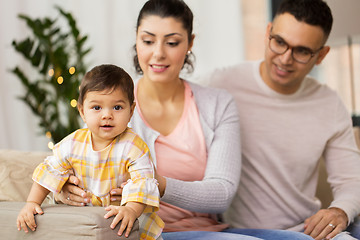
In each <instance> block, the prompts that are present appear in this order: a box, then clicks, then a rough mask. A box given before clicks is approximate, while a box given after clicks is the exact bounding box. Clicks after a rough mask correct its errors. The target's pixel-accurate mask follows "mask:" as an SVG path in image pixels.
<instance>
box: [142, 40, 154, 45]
mask: <svg viewBox="0 0 360 240" xmlns="http://www.w3.org/2000/svg"><path fill="white" fill-rule="evenodd" d="M143 43H144V44H146V45H151V44H152V43H153V42H152V41H150V40H143Z"/></svg>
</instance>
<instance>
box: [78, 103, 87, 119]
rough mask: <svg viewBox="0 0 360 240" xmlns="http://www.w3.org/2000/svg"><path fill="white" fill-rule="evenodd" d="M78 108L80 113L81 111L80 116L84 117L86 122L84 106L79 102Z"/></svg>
mask: <svg viewBox="0 0 360 240" xmlns="http://www.w3.org/2000/svg"><path fill="white" fill-rule="evenodd" d="M77 109H78V111H79V113H80V117H81V118H82V120H83V121H84V123H86V121H85V115H84V108H83V106H82V105H81V104H79V103H78V105H77Z"/></svg>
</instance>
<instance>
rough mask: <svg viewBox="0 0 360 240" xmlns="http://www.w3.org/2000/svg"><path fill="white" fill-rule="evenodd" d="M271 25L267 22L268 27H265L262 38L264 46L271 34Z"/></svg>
mask: <svg viewBox="0 0 360 240" xmlns="http://www.w3.org/2000/svg"><path fill="white" fill-rule="evenodd" d="M272 26H273V25H272V23H271V22H269V23H268V25H267V26H266V32H265V36H264V43H265V46H267V45H268V41H269V37H270V32H271V29H272Z"/></svg>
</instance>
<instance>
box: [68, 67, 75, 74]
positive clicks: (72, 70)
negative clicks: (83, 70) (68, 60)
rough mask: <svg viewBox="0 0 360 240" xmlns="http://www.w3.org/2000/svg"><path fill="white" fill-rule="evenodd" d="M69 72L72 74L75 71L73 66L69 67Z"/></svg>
mask: <svg viewBox="0 0 360 240" xmlns="http://www.w3.org/2000/svg"><path fill="white" fill-rule="evenodd" d="M69 73H70V74H71V75H73V74H74V73H75V67H71V68H69Z"/></svg>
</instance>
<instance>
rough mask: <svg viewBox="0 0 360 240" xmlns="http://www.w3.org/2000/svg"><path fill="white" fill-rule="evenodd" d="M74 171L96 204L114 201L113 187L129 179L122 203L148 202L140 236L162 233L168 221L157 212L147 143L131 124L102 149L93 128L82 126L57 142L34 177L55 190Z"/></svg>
mask: <svg viewBox="0 0 360 240" xmlns="http://www.w3.org/2000/svg"><path fill="white" fill-rule="evenodd" d="M71 174H74V175H75V176H77V177H78V178H79V179H80V184H79V186H80V187H81V188H83V189H84V190H85V191H86V192H87V193H88V195H90V196H91V202H92V205H94V206H108V205H110V204H113V205H115V204H114V203H111V202H110V190H111V189H114V188H118V187H119V186H120V185H121V183H123V182H125V181H128V183H127V184H126V185H125V187H124V189H123V193H122V200H121V205H124V204H126V203H127V202H139V203H143V204H145V205H147V207H146V208H145V211H144V213H143V214H142V216H141V217H140V218H139V221H140V239H157V238H159V237H160V235H161V232H162V229H163V227H164V222H163V221H162V220H161V219H160V217H159V216H158V215H157V214H156V213H155V212H156V211H157V210H158V209H159V199H160V197H159V190H158V187H157V181H156V179H155V178H154V167H153V163H152V161H151V157H150V151H149V148H148V147H147V145H146V143H145V142H144V141H143V140H142V139H141V138H140V137H139V136H138V135H136V134H135V133H134V132H133V131H132V130H131V129H130V128H128V129H126V130H125V131H124V132H123V133H122V134H120V135H119V136H117V137H116V138H115V139H114V140H113V141H112V143H111V144H110V145H109V146H107V147H106V148H104V149H103V150H101V151H94V150H93V148H92V143H91V132H90V130H89V129H87V128H84V129H79V130H77V131H75V132H73V133H72V134H70V135H68V136H67V137H65V138H64V139H63V140H62V141H61V142H59V143H58V144H56V145H55V147H54V149H53V156H50V157H47V158H46V159H45V161H44V162H43V163H41V164H39V166H38V167H37V168H36V169H35V171H34V174H33V180H34V181H35V182H37V183H39V184H40V185H41V186H43V187H45V188H47V189H49V190H50V191H52V192H57V193H58V192H60V191H61V188H62V187H63V185H64V184H65V182H66V181H67V180H68V178H69V176H70V175H71Z"/></svg>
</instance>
